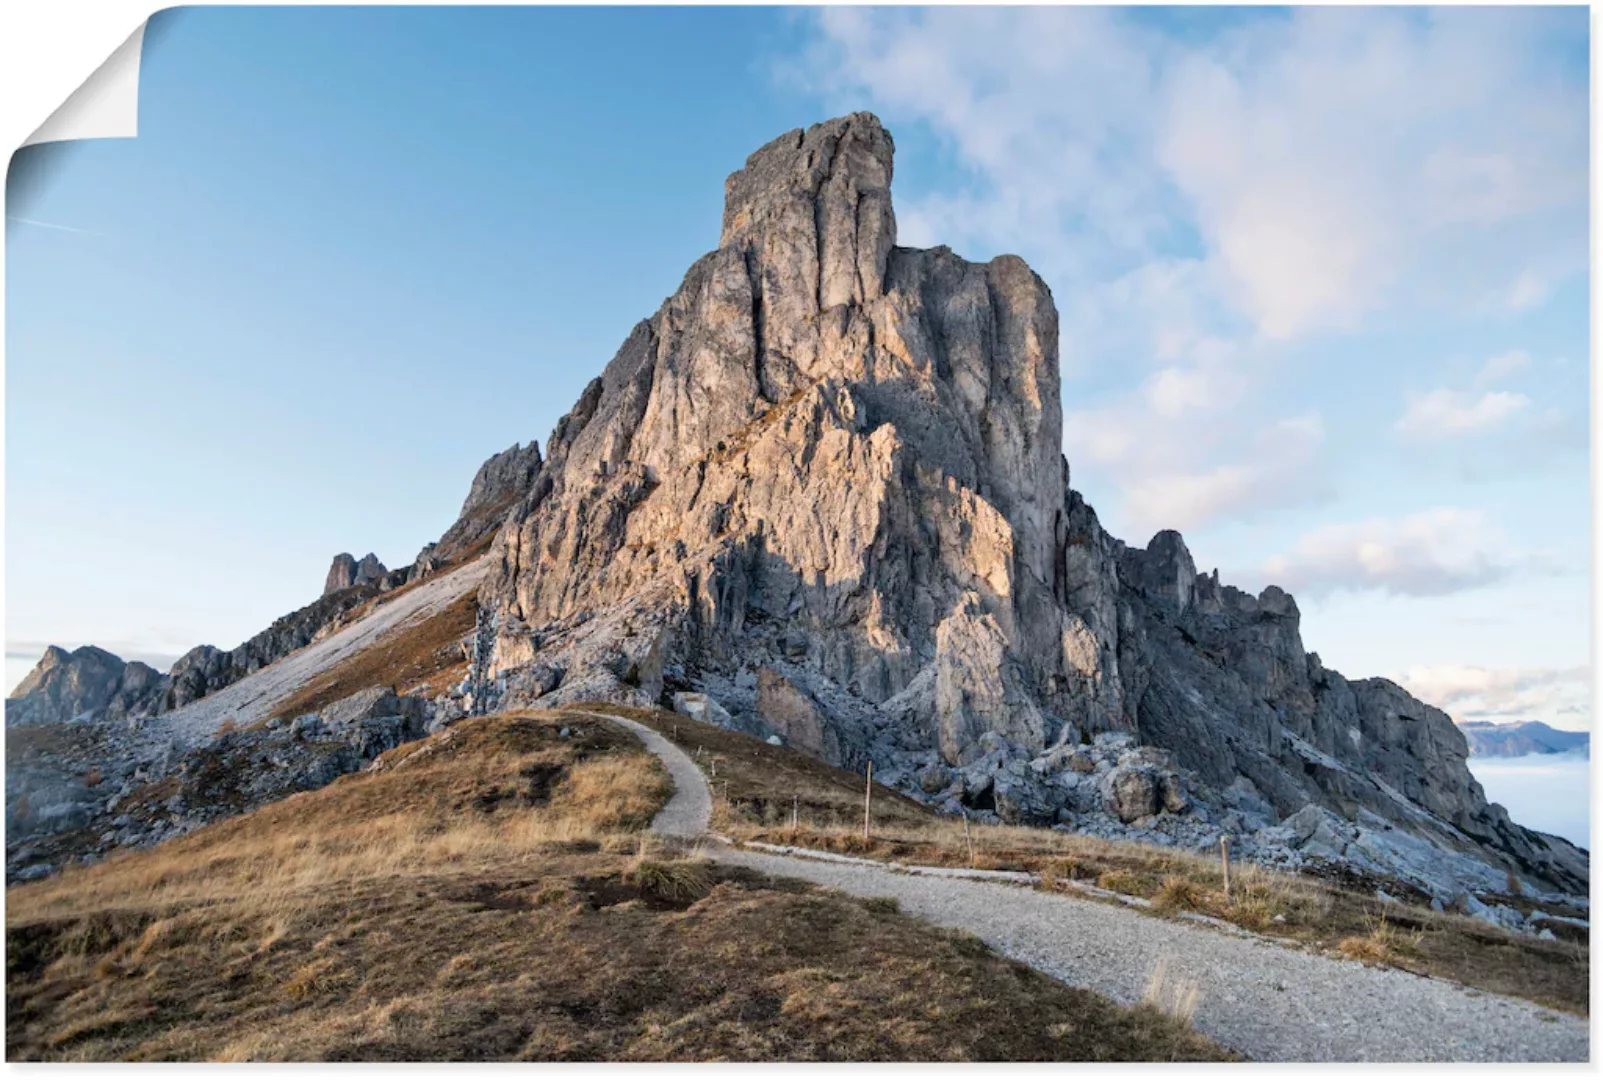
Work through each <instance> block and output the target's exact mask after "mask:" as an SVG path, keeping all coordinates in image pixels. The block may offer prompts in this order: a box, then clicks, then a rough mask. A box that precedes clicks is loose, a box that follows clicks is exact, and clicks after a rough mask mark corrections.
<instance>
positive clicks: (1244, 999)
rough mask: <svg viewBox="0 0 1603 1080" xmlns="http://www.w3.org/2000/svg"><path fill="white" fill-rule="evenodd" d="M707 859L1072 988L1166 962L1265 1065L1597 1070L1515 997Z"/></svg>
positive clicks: (827, 868)
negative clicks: (785, 881)
mask: <svg viewBox="0 0 1603 1080" xmlns="http://www.w3.org/2000/svg"><path fill="white" fill-rule="evenodd" d="M587 715H591V716H595V717H596V718H598V719H605V720H610V721H612V722H613V723H616V724H621V725H623V726H624V727H626V728H628V729H629V730H630V731H632V732H634V733H635V734H636V735H638V736H639V737H640V739H641V741H643V742H644V743H645V745H646V748H647V749H648V750H650V751H651V752H652V753H653V754H655V755H657V757H658V758H660V759H661V760H662V762H663V764H664V765H665V766H666V767H667V769H668V772H669V774H670V775H671V776H672V777H673V780H674V787H675V791H674V795H673V797H672V798H671V799H669V801H668V803H667V805H666V806H664V807H663V808H662V810H661V811H660V812H659V813H658V814H657V817H656V819H655V820H654V821H653V822H652V830H653V831H654V832H657V833H659V834H661V835H664V836H672V837H676V838H680V839H687V840H695V839H698V838H706V839H709V840H711V838H709V837H708V835H707V831H708V825H709V822H710V821H711V815H712V795H711V793H710V792H709V790H708V788H707V783H706V780H705V779H704V778H703V777H702V774H701V770H700V769H699V768H698V767H697V766H696V763H695V762H694V761H692V760H691V759H690V757H689V755H687V754H685V753H684V751H682V750H680V749H679V748H678V747H676V746H675V745H673V743H671V742H669V741H668V740H667V739H665V738H663V737H662V736H661V735H659V734H657V733H656V732H655V731H652V730H651V729H650V728H647V727H646V726H644V725H643V724H639V723H636V722H634V721H632V720H627V719H625V718H623V717H616V716H608V715H604V714H600V713H590V714H587ZM707 854H708V855H709V856H710V857H711V858H713V859H715V860H717V861H719V862H724V863H729V864H733V865H739V866H746V867H750V868H752V869H754V870H760V871H762V872H764V873H768V874H773V875H776V876H784V877H790V878H801V879H803V880H807V881H812V882H816V883H818V884H821V885H827V886H833V887H836V888H839V889H843V890H845V891H846V892H848V893H852V894H853V895H856V896H892V897H895V898H896V900H897V901H898V902H899V903H900V904H901V907H902V910H903V911H906V912H908V913H909V914H913V915H918V916H920V917H922V918H925V919H927V920H929V921H930V922H932V923H936V924H938V925H941V926H947V927H953V928H956V929H961V930H966V931H968V932H970V933H972V934H975V935H976V936H978V937H979V938H980V939H982V940H983V941H984V942H985V943H986V944H988V945H990V946H991V947H992V948H993V949H995V950H996V951H997V952H999V953H1001V954H1003V955H1005V956H1009V957H1012V958H1014V959H1016V960H1020V961H1023V962H1024V963H1027V964H1029V965H1030V966H1031V967H1033V968H1035V969H1037V970H1038V971H1041V972H1043V973H1045V974H1047V975H1051V976H1052V977H1053V978H1056V979H1059V980H1061V981H1063V982H1065V983H1068V984H1069V985H1071V986H1079V987H1084V988H1085V989H1088V990H1095V991H1097V992H1098V993H1101V994H1104V995H1106V996H1107V997H1109V998H1112V999H1113V1000H1114V1001H1118V1002H1121V1003H1124V1004H1134V1003H1135V1002H1137V1001H1139V1000H1140V999H1141V996H1142V994H1143V993H1144V992H1145V989H1146V984H1147V981H1148V978H1149V976H1150V974H1151V973H1152V971H1153V970H1154V969H1155V968H1156V966H1157V965H1158V964H1159V963H1160V962H1162V963H1164V964H1165V965H1166V967H1167V972H1168V975H1169V977H1170V978H1173V979H1177V980H1184V981H1189V982H1194V983H1196V985H1197V987H1198V989H1199V991H1200V1002H1199V1005H1198V1007H1197V1012H1196V1016H1195V1019H1194V1021H1193V1022H1194V1024H1195V1026H1196V1028H1197V1030H1199V1031H1201V1032H1203V1033H1204V1034H1206V1035H1208V1036H1210V1037H1211V1038H1214V1039H1216V1040H1218V1041H1219V1042H1220V1043H1222V1044H1224V1045H1225V1046H1229V1047H1231V1048H1233V1049H1235V1050H1238V1051H1240V1052H1241V1053H1243V1054H1245V1055H1247V1056H1248V1057H1250V1058H1253V1059H1256V1060H1259V1061H1320V1062H1327V1061H1505V1062H1517V1061H1586V1060H1588V1052H1589V1041H1588V1027H1587V1022H1586V1021H1585V1020H1583V1019H1581V1018H1578V1017H1575V1016H1570V1015H1567V1014H1564V1013H1559V1012H1554V1011H1552V1010H1550V1009H1544V1008H1542V1007H1540V1006H1538V1005H1534V1004H1532V1003H1530V1002H1527V1001H1522V1000H1519V999H1516V998H1507V997H1500V996H1498V995H1495V994H1488V993H1482V992H1480V991H1475V990H1467V989H1465V988H1463V987H1461V986H1458V985H1457V984H1454V983H1448V982H1442V981H1439V980H1435V979H1427V978H1423V977H1420V976H1417V975H1411V974H1408V973H1406V972H1401V971H1395V970H1391V969H1380V968H1369V967H1365V966H1364V965H1362V964H1359V963H1356V962H1353V961H1348V960H1334V959H1331V958H1328V957H1325V956H1321V955H1318V954H1315V953H1310V952H1305V951H1303V950H1302V949H1300V948H1298V947H1295V946H1290V945H1281V944H1278V943H1276V942H1274V941H1273V940H1271V939H1266V938H1260V937H1256V936H1237V935H1233V934H1225V933H1220V932H1218V931H1216V930H1212V929H1207V928H1204V927H1199V926H1196V925H1193V924H1188V923H1182V922H1171V921H1169V920H1166V919H1156V918H1152V917H1150V916H1146V915H1141V914H1138V913H1136V912H1133V911H1129V910H1127V909H1124V908H1119V907H1115V906H1112V905H1109V904H1101V903H1096V902H1094V901H1089V900H1081V899H1077V898H1075V897H1071V896H1064V895H1061V894H1057V893H1045V892H1039V891H1036V890H1034V889H1030V888H1020V887H1018V886H1017V885H1009V884H1006V883H1004V882H999V881H992V880H976V879H975V877H974V876H973V875H971V874H964V873H963V872H961V871H943V870H940V869H938V868H924V869H922V870H921V872H919V873H907V872H900V871H897V870H893V869H888V868H886V867H884V866H879V865H871V864H865V863H863V862H861V861H856V860H844V859H827V860H826V859H815V858H804V857H797V856H787V855H774V854H766V853H760V852H756V851H751V850H743V849H739V848H734V847H729V846H727V845H724V844H722V843H718V842H716V841H715V840H714V841H712V842H709V843H708V844H707Z"/></svg>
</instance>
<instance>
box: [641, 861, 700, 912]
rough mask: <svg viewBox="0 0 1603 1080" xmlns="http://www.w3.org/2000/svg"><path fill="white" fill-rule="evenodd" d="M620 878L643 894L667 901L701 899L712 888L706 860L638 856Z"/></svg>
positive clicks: (680, 901)
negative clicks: (660, 858)
mask: <svg viewBox="0 0 1603 1080" xmlns="http://www.w3.org/2000/svg"><path fill="white" fill-rule="evenodd" d="M623 880H624V882H625V883H626V884H628V885H632V886H634V887H635V888H636V889H638V890H640V892H641V893H642V894H644V895H646V896H650V897H654V898H655V899H658V900H665V901H668V902H670V903H684V902H690V901H695V900H700V899H701V898H702V897H704V896H706V895H707V893H708V892H710V891H711V890H712V878H711V876H710V875H709V874H708V872H707V864H706V863H704V862H699V861H694V862H693V861H691V860H688V859H673V860H666V861H664V860H658V859H647V858H640V859H637V860H636V861H635V864H634V865H633V866H631V867H630V868H629V869H628V870H627V871H626V872H625V873H624V875H623Z"/></svg>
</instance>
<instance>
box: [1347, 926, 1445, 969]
mask: <svg viewBox="0 0 1603 1080" xmlns="http://www.w3.org/2000/svg"><path fill="white" fill-rule="evenodd" d="M1424 937H1425V932H1424V931H1423V930H1419V931H1415V932H1414V933H1412V934H1408V933H1404V932H1403V931H1401V930H1399V929H1398V928H1397V927H1396V926H1395V925H1394V924H1392V923H1390V922H1388V921H1387V919H1386V916H1384V915H1381V916H1379V917H1378V918H1375V919H1372V920H1370V921H1369V932H1368V933H1366V934H1361V935H1357V934H1355V935H1351V936H1348V937H1345V938H1342V939H1341V941H1339V942H1338V943H1337V944H1336V949H1337V951H1339V952H1340V953H1341V954H1342V955H1343V956H1345V957H1347V958H1348V959H1349V960H1361V961H1363V962H1364V963H1367V964H1380V965H1385V966H1400V965H1401V963H1402V962H1404V961H1408V960H1417V959H1418V958H1419V957H1420V956H1421V955H1422V954H1421V951H1420V943H1421V942H1422V941H1423V940H1424Z"/></svg>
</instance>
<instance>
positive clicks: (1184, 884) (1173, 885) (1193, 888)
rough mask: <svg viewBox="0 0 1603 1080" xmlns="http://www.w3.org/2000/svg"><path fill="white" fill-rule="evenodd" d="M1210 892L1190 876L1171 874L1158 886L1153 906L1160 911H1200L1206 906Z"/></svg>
mask: <svg viewBox="0 0 1603 1080" xmlns="http://www.w3.org/2000/svg"><path fill="white" fill-rule="evenodd" d="M1207 900H1208V892H1207V890H1206V889H1204V888H1203V887H1202V886H1201V885H1199V884H1197V883H1196V882H1195V881H1192V880H1191V879H1190V878H1188V877H1182V876H1180V875H1179V874H1170V875H1169V876H1168V877H1166V878H1164V879H1163V883H1162V884H1160V885H1159V886H1158V892H1157V894H1156V895H1155V896H1153V898H1152V906H1153V907H1154V908H1156V909H1157V910H1159V911H1164V912H1169V911H1198V910H1200V909H1202V908H1203V907H1204V906H1206V904H1207Z"/></svg>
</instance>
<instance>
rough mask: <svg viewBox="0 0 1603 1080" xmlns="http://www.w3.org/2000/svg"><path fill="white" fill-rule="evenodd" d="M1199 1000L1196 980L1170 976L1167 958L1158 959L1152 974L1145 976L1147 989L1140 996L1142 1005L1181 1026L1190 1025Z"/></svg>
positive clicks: (1200, 997) (1200, 993) (1200, 995)
mask: <svg viewBox="0 0 1603 1080" xmlns="http://www.w3.org/2000/svg"><path fill="white" fill-rule="evenodd" d="M1201 1000H1202V991H1201V988H1200V986H1199V985H1198V983H1197V980H1196V979H1193V978H1187V977H1184V976H1178V975H1174V974H1172V973H1171V972H1170V971H1169V959H1168V957H1160V958H1159V959H1158V963H1157V965H1156V966H1155V967H1154V968H1153V969H1152V974H1151V975H1149V976H1147V988H1146V991H1145V993H1143V994H1142V996H1141V1002H1142V1004H1144V1005H1147V1006H1148V1007H1150V1008H1153V1009H1156V1010H1157V1011H1158V1012H1160V1013H1162V1014H1164V1015H1165V1016H1170V1017H1173V1018H1174V1019H1175V1020H1178V1021H1179V1022H1181V1023H1183V1024H1189V1023H1191V1019H1192V1017H1194V1016H1195V1015H1196V1013H1197V1005H1198V1004H1199V1003H1200V1002H1201Z"/></svg>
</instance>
